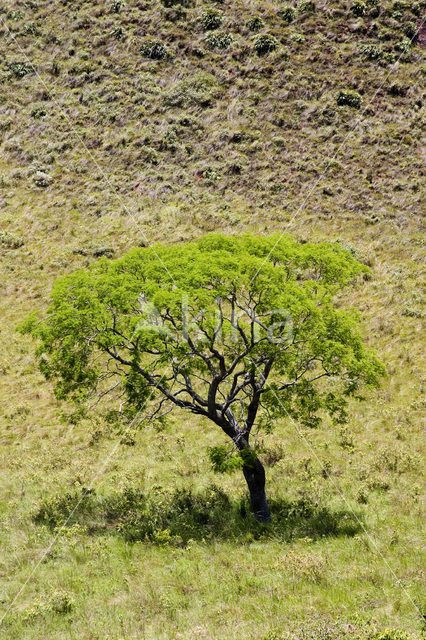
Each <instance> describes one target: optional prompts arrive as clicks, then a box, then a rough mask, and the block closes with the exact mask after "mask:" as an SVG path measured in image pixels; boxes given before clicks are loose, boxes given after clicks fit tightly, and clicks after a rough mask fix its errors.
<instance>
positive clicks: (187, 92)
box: [164, 34, 218, 107]
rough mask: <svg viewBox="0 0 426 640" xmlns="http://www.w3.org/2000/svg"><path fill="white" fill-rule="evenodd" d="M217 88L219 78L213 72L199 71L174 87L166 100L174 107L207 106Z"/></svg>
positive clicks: (166, 96)
mask: <svg viewBox="0 0 426 640" xmlns="http://www.w3.org/2000/svg"><path fill="white" fill-rule="evenodd" d="M211 35H213V34H211ZM214 35H217V34H214ZM217 89H218V87H217V80H216V78H215V77H214V76H213V75H212V74H210V73H204V72H199V73H195V74H194V75H192V76H191V77H189V78H185V79H184V80H182V81H181V82H179V83H177V84H176V85H175V86H174V87H172V89H171V90H170V91H169V92H168V93H166V95H165V96H164V101H165V103H166V104H168V105H171V106H173V107H188V106H194V105H195V106H201V107H207V106H209V105H211V103H212V101H213V98H214V97H215V95H216V93H217Z"/></svg>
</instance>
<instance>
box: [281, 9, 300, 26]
mask: <svg viewBox="0 0 426 640" xmlns="http://www.w3.org/2000/svg"><path fill="white" fill-rule="evenodd" d="M278 15H279V17H280V18H282V19H283V20H284V22H287V24H289V23H290V22H293V20H294V19H295V18H296V9H295V8H294V7H283V8H282V9H280V10H279V11H278Z"/></svg>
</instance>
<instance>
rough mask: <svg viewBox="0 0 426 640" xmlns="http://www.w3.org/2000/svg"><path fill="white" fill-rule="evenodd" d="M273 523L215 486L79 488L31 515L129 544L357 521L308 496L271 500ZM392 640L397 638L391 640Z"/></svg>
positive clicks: (318, 531)
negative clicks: (99, 491) (149, 489)
mask: <svg viewBox="0 0 426 640" xmlns="http://www.w3.org/2000/svg"><path fill="white" fill-rule="evenodd" d="M271 510H272V512H273V514H274V524H273V525H271V526H269V527H267V528H265V527H264V526H262V525H261V524H259V523H256V522H255V520H254V518H253V517H252V515H251V514H250V513H249V504H248V502H247V500H245V499H242V498H238V499H236V500H231V499H230V498H229V497H228V495H227V494H226V493H225V492H224V491H223V490H222V489H221V488H220V487H218V486H217V485H215V484H211V485H209V486H208V487H206V488H205V489H203V490H202V491H199V492H195V491H191V490H190V489H176V490H175V491H174V492H173V493H166V492H163V491H160V490H158V489H157V490H155V491H152V492H150V493H149V494H148V493H145V492H144V491H142V490H141V489H140V488H138V487H126V488H125V489H124V490H121V491H117V492H114V493H113V494H110V495H107V496H102V495H98V494H96V493H95V492H94V491H93V490H91V489H86V488H84V487H82V488H81V490H79V491H78V490H74V491H70V492H68V493H65V494H62V495H57V496H53V497H50V498H46V499H45V500H44V501H43V502H42V503H41V504H40V506H39V508H38V511H37V512H36V514H35V515H34V520H35V522H36V523H38V524H43V525H46V526H48V527H49V528H50V529H55V528H57V527H61V526H63V525H64V523H67V527H72V526H74V525H75V524H76V523H78V524H80V525H83V526H85V527H86V528H87V531H88V532H89V533H101V532H105V533H115V534H119V535H121V536H123V537H124V538H125V539H126V540H129V541H130V542H135V541H138V540H141V541H145V542H152V543H154V544H157V545H164V544H167V545H175V546H181V545H182V544H186V543H187V542H188V541H189V540H209V539H214V538H218V539H232V540H236V539H240V540H244V539H247V536H250V539H253V537H256V538H260V537H262V536H265V537H269V536H272V537H275V538H279V539H284V540H291V539H292V538H295V537H296V538H300V537H303V536H310V537H312V538H315V537H321V536H324V535H337V536H338V535H354V534H355V533H357V531H358V530H359V522H357V519H356V518H357V517H354V516H353V514H350V513H348V512H344V511H338V510H331V509H329V508H328V507H327V506H324V505H321V504H318V503H317V501H315V500H314V501H311V500H310V499H308V498H298V499H297V498H296V499H294V500H290V499H286V498H276V499H274V500H271ZM395 640H397V639H395Z"/></svg>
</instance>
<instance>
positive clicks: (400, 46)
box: [393, 38, 411, 53]
mask: <svg viewBox="0 0 426 640" xmlns="http://www.w3.org/2000/svg"><path fill="white" fill-rule="evenodd" d="M393 48H394V49H395V51H399V52H400V53H409V51H410V49H411V40H409V39H408V38H403V39H402V40H399V42H396V43H395V45H394V47H393Z"/></svg>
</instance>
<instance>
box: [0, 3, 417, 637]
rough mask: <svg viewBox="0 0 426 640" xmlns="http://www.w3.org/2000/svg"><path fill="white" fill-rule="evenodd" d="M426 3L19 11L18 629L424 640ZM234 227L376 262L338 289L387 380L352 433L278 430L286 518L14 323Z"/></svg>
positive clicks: (11, 464) (13, 505) (278, 481)
mask: <svg viewBox="0 0 426 640" xmlns="http://www.w3.org/2000/svg"><path fill="white" fill-rule="evenodd" d="M424 13H425V3H424V2H413V1H411V0H396V1H387V0H383V1H377V0H354V1H350V2H346V1H339V2H337V1H336V2H335V1H333V0H314V1H313V2H310V1H305V0H300V1H299V2H297V3H296V2H281V1H279V0H276V1H275V2H267V1H265V2H255V1H254V0H223V1H222V2H219V1H216V2H206V1H204V0H180V3H177V2H175V1H174V0H162V1H160V0H146V1H142V0H140V1H136V0H135V1H132V0H128V1H127V2H123V1H122V0H111V1H110V2H97V1H96V0H93V1H91V2H89V1H87V2H84V1H82V0H80V1H79V0H77V1H69V0H62V1H60V0H29V1H23V0H22V1H19V0H8V2H7V3H3V4H2V6H1V7H0V82H1V89H2V91H1V93H0V150H1V159H0V265H1V274H2V278H1V280H0V292H1V297H0V310H1V317H2V323H1V325H0V403H1V409H0V425H1V431H0V438H1V440H0V442H1V464H2V474H1V499H0V521H1V528H0V546H1V549H2V552H1V554H0V575H1V578H2V587H1V590H0V606H1V612H0V619H1V624H0V637H2V638H3V637H4V638H7V639H8V640H10V639H18V638H19V639H21V638H26V639H29V640H35V639H36V638H41V637H43V638H49V639H50V638H52V639H53V638H54V639H55V640H56V639H58V638H64V639H65V638H73V639H74V638H75V639H77V638H78V639H79V640H80V639H81V638H84V639H86V638H87V639H99V640H105V639H106V638H109V639H111V640H130V639H133V638H135V639H136V638H137V639H140V638H146V639H147V640H162V639H166V638H167V639H170V638H173V639H174V638H176V639H181V640H187V639H188V640H192V639H195V638H206V639H208V640H213V639H214V640H222V639H223V640H228V639H229V640H233V639H235V640H240V639H242V638H244V639H245V640H246V639H250V640H267V639H268V640H281V639H284V638H292V639H296V638H297V639H302V638H303V640H307V639H308V638H309V639H311V638H312V639H315V640H316V639H318V638H321V639H323V640H338V639H339V640H342V639H343V638H344V639H346V638H354V639H359V640H370V639H373V638H377V639H379V638H380V640H406V639H407V638H410V640H412V639H417V638H420V637H422V633H424V629H425V628H424V620H425V614H426V607H425V601H424V596H423V593H424V591H422V588H423V589H424V570H423V569H422V547H421V542H422V515H423V514H422V494H423V486H422V481H421V462H422V431H421V427H422V417H423V416H424V408H425V407H424V378H422V369H421V364H422V355H423V334H422V328H423V314H424V311H423V309H424V306H423V301H422V297H421V295H422V282H424V280H423V281H422V276H423V275H424V269H423V268H422V261H423V260H424V235H422V227H421V224H422V216H423V214H424V200H425V193H424V164H423V159H422V152H424V141H423V139H422V135H423V133H424V131H423V129H422V126H423V123H424V120H425V107H424V102H425V96H424V89H423V86H424V79H425V75H426V63H425V61H424V50H423V49H422V48H421V47H420V45H419V43H418V42H417V37H416V33H417V29H418V28H419V27H420V25H421V22H422V19H423V18H424ZM213 230H214V231H221V232H224V233H228V234H239V233H241V232H242V231H251V232H254V233H259V234H264V233H271V232H286V233H290V234H292V235H293V236H294V237H295V238H296V239H298V240H300V241H302V242H303V241H306V240H309V241H317V240H318V241H320V240H324V239H328V240H331V241H336V242H340V243H342V244H344V245H345V246H346V247H347V248H350V249H351V251H352V252H353V253H354V255H355V256H356V257H357V259H358V260H360V261H361V262H363V263H365V264H368V265H369V266H370V267H371V269H372V277H371V279H370V280H367V281H366V282H364V283H363V284H362V286H357V287H356V288H354V289H353V290H352V291H351V292H350V294H349V295H348V296H347V298H346V299H345V301H344V302H345V304H353V305H355V306H357V307H358V308H359V309H360V310H361V313H362V316H363V318H364V332H365V339H366V342H367V343H368V344H369V345H370V346H372V347H374V348H375V349H376V350H377V351H378V352H379V355H380V358H381V359H382V360H383V362H384V363H385V365H386V369H387V372H388V376H387V379H386V381H385V382H384V384H383V386H382V388H381V389H380V390H379V391H378V392H376V393H374V394H371V395H369V396H367V398H366V401H365V402H364V403H361V404H360V403H354V404H353V405H351V419H350V424H349V426H348V428H342V429H339V428H336V427H331V426H330V427H324V428H321V429H318V430H311V429H307V428H302V427H301V426H300V425H297V424H294V423H292V422H291V421H285V420H282V421H280V422H279V424H277V425H276V429H275V430H274V431H273V433H271V434H266V435H263V436H262V439H261V442H260V443H259V444H260V445H261V446H262V449H263V453H262V460H263V461H264V462H265V464H266V465H268V468H267V474H268V485H269V486H270V487H271V498H272V499H271V509H272V511H273V516H274V523H273V525H272V527H270V528H269V529H266V530H265V529H262V527H261V526H259V525H258V524H256V523H255V522H254V521H253V519H252V518H251V516H250V514H249V513H248V506H247V500H246V493H245V487H244V482H243V480H242V479H241V478H240V475H239V474H232V473H231V474H226V475H218V474H217V473H215V472H214V471H213V469H212V468H211V463H210V461H209V458H208V454H207V451H206V448H205V446H201V444H200V443H199V441H198V440H196V439H195V438H194V437H193V427H194V425H197V427H198V426H199V425H200V421H199V420H198V421H197V419H196V418H195V417H193V416H190V417H188V416H187V415H185V414H183V413H182V414H179V413H176V415H174V416H173V417H172V418H170V419H169V420H168V421H166V422H165V423H164V424H162V425H158V424H145V423H143V424H142V425H141V428H140V429H136V428H135V429H131V430H130V431H126V432H118V431H117V429H115V428H114V426H113V425H110V424H107V423H105V422H104V421H101V420H99V419H98V418H97V417H96V412H94V413H93V414H92V415H91V417H90V418H89V419H83V420H78V416H76V415H75V414H74V413H73V409H72V407H71V406H68V405H66V404H64V403H59V402H58V401H56V400H55V398H54V396H53V393H52V387H51V385H50V384H49V383H47V382H46V381H45V380H44V379H43V378H42V376H41V375H40V373H39V372H38V370H37V366H36V361H35V357H34V343H33V342H32V341H31V340H30V339H29V338H28V337H24V336H21V335H19V334H17V333H16V332H15V328H16V327H17V325H18V324H19V323H20V322H21V321H22V320H23V319H24V318H25V316H26V315H27V314H28V313H29V312H31V311H33V310H34V309H40V310H41V312H43V311H44V310H45V309H46V308H47V304H48V299H49V295H50V290H51V285H52V283H53V281H54V280H55V278H56V277H58V276H59V275H62V274H64V273H67V272H70V271H72V270H73V269H75V268H76V267H80V266H84V265H87V264H89V263H90V262H92V261H93V260H95V259H97V258H98V257H100V256H106V257H114V256H120V255H121V254H122V253H123V252H124V251H126V250H127V249H129V248H130V247H132V246H135V245H141V246H145V245H148V244H151V243H152V242H154V241H161V242H164V243H166V244H168V243H176V242H182V241H184V240H188V239H193V238H196V237H199V236H201V235H202V234H204V233H207V232H209V231H213ZM202 428H203V429H205V433H206V440H208V441H209V445H210V446H216V445H220V444H222V440H221V439H220V435H219V434H218V433H216V431H215V430H214V429H210V427H209V425H208V424H204V423H202ZM176 431H178V432H179V434H180V435H179V438H178V439H176V438H175V435H174V434H175V432H176ZM235 493H237V494H238V496H239V498H238V499H234V498H232V499H231V496H234V495H235ZM74 507H76V509H75V511H74V512H73V514H72V517H71V518H69V517H68V516H69V514H70V513H71V512H72V511H73V509H74ZM141 513H142V514H143V517H140V516H141ZM64 523H65V525H64ZM52 540H54V544H51V543H52ZM391 628H393V629H394V630H393V631H385V630H386V629H391Z"/></svg>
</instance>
